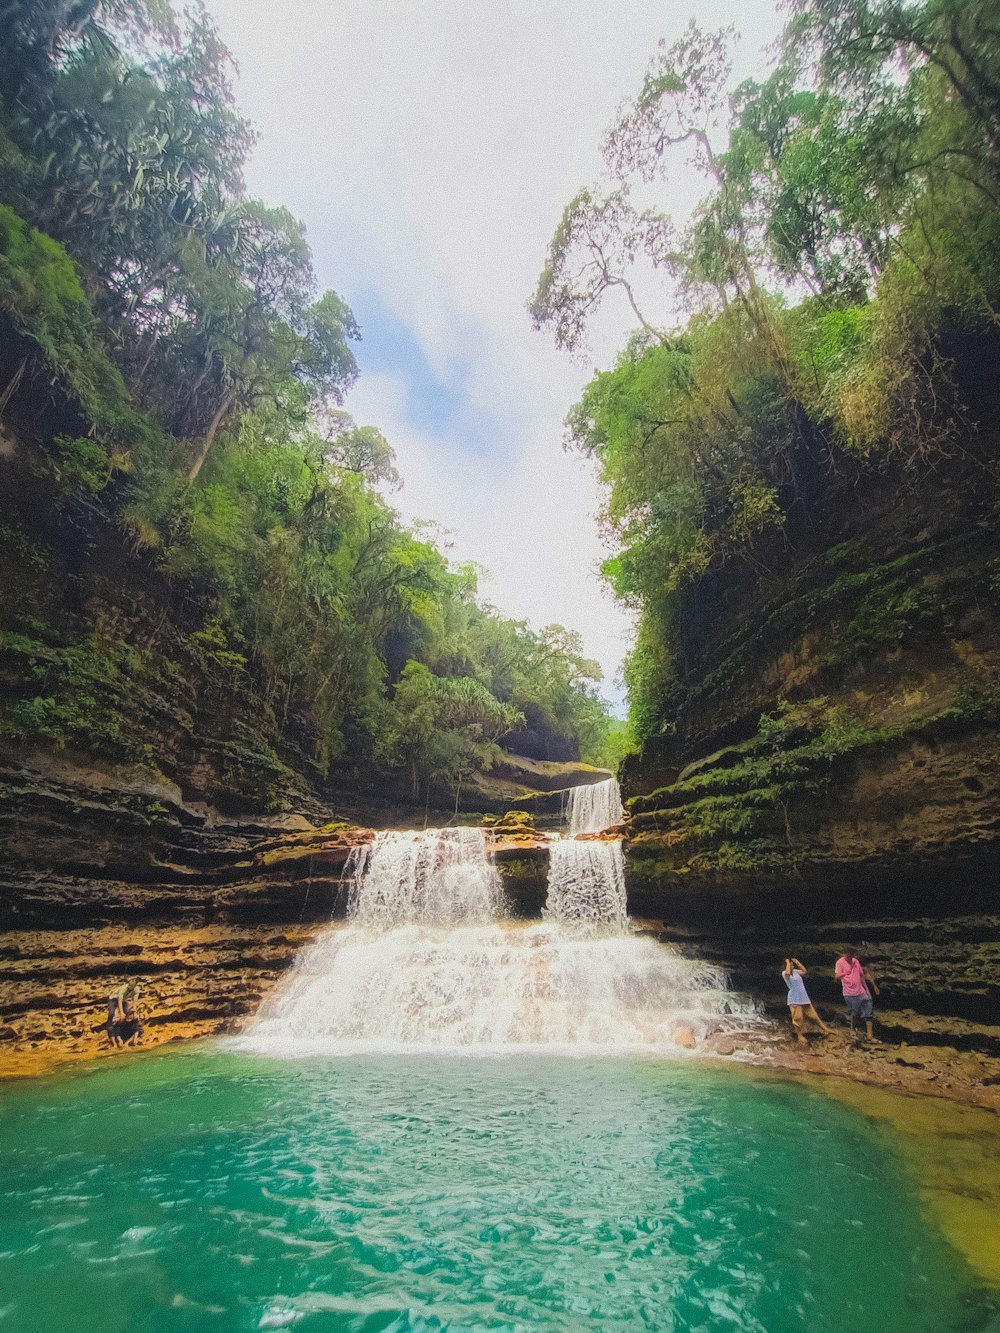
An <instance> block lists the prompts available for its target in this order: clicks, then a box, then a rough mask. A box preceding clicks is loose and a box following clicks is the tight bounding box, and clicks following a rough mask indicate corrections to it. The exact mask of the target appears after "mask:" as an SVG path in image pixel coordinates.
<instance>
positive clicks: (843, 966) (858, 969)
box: [834, 958, 871, 995]
mask: <svg viewBox="0 0 1000 1333" xmlns="http://www.w3.org/2000/svg"><path fill="white" fill-rule="evenodd" d="M834 975H835V976H836V977H837V978H838V979H839V981H840V984H841V986H842V987H843V988H844V994H845V995H870V994H871V991H870V990H869V989H868V983H867V982H866V981H865V969H864V968H863V967H862V966H861V960H860V959H859V958H855V959H854V960H853V961H852V962H850V963H849V962H848V961H847V959H846V958H838V959H837V966H836V967H835V968H834Z"/></svg>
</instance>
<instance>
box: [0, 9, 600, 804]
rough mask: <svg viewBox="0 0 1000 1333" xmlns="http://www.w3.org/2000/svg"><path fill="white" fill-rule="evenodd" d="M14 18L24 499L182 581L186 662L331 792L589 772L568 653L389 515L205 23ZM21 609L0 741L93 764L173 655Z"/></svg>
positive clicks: (11, 191) (348, 327)
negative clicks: (568, 767) (291, 742)
mask: <svg viewBox="0 0 1000 1333" xmlns="http://www.w3.org/2000/svg"><path fill="white" fill-rule="evenodd" d="M0 16H2V30H3V34H4V40H3V43H2V48H0V332H2V334H3V338H2V343H0V418H2V416H3V414H4V413H7V414H8V420H10V419H11V416H10V414H12V413H13V414H15V415H16V414H17V410H18V407H19V405H20V408H21V411H20V415H19V417H18V419H19V420H20V421H21V422H22V423H24V422H31V423H33V424H32V425H31V427H30V429H29V428H28V427H22V428H23V429H24V430H28V432H29V433H32V434H33V435H34V436H36V437H37V438H34V439H33V440H32V445H33V447H34V448H35V449H36V450H37V454H36V456H34V457H33V460H32V463H31V466H32V467H34V468H36V475H37V477H38V484H39V485H42V484H45V485H47V486H49V487H50V488H51V490H52V493H53V494H54V495H55V496H56V502H57V504H58V505H61V506H64V507H65V511H66V513H67V515H68V514H70V512H71V511H72V507H73V505H74V504H80V503H84V502H85V503H86V504H87V505H89V506H91V508H92V509H93V510H94V511H96V512H99V513H100V514H101V515H103V516H104V517H105V518H106V519H107V520H108V521H109V522H110V523H113V524H114V525H115V526H116V529H117V530H118V531H119V533H120V534H121V535H122V537H123V539H124V540H125V542H126V543H127V545H128V548H129V549H130V550H131V551H132V552H133V554H134V558H135V560H136V561H137V562H146V563H147V564H149V565H150V566H151V567H153V568H155V569H156V571H157V572H158V573H159V574H160V575H163V576H165V577H166V578H167V579H168V580H169V581H170V584H171V586H172V587H174V588H175V589H176V590H177V603H178V605H180V604H183V605H184V606H185V607H186V608H187V610H186V612H185V614H186V615H188V617H189V618H190V617H192V616H193V617H194V622H195V623H194V628H193V629H192V631H191V633H190V635H189V638H188V642H187V649H188V650H189V652H190V654H191V658H190V660H192V661H194V662H196V663H197V664H199V669H202V670H204V671H205V672H208V673H215V674H216V675H217V676H218V678H219V679H220V680H221V681H225V682H228V684H229V687H231V689H232V690H233V691H235V692H236V693H237V694H239V696H240V697H245V698H246V700H247V708H248V709H249V710H250V711H251V712H255V713H256V715H257V716H259V717H261V718H265V719H269V723H270V724H273V726H274V727H276V728H277V729H278V730H279V731H280V732H281V733H282V734H291V735H294V736H295V738H296V743H297V744H298V745H300V746H302V747H304V748H305V750H306V751H307V753H308V755H309V757H310V759H311V761H312V762H313V764H314V765H315V767H316V768H317V770H318V771H320V772H325V771H327V769H328V768H329V766H330V764H331V762H334V761H338V762H339V761H341V760H343V761H344V762H347V761H350V762H351V763H352V764H355V765H358V764H361V765H365V764H367V765H369V766H377V765H381V766H388V767H389V768H395V769H398V770H399V771H400V773H405V774H408V775H409V776H410V778H411V779H412V780H413V782H414V783H415V784H416V785H421V784H425V783H427V782H429V781H431V780H432V779H434V780H445V781H448V782H450V783H451V784H452V785H457V784H458V783H460V782H462V781H464V780H465V778H466V777H467V776H468V774H469V773H470V772H471V771H472V769H473V768H475V767H476V766H479V767H488V766H489V765H490V764H491V763H492V762H494V761H495V759H496V756H497V753H498V751H497V742H498V741H500V740H503V739H504V737H510V736H511V735H512V734H514V735H516V734H517V731H518V729H519V728H521V729H522V730H523V728H524V727H525V726H526V725H527V723H528V722H529V721H530V724H531V727H532V728H533V732H534V735H535V738H536V741H538V743H539V744H541V745H542V747H543V748H546V747H548V748H550V749H552V748H554V749H560V748H561V749H563V750H568V751H569V752H571V753H572V754H573V755H574V756H576V755H579V754H580V753H581V752H582V753H583V754H584V755H585V756H586V757H587V758H590V759H595V760H600V758H601V757H602V753H603V749H604V747H605V743H606V740H607V736H608V719H607V717H606V715H605V712H604V708H603V705H602V704H601V702H600V700H599V698H598V695H597V692H596V682H597V680H598V678H599V672H598V671H597V670H596V668H595V667H594V665H593V664H592V663H588V662H586V661H584V659H583V658H582V656H581V653H580V646H579V642H578V640H577V639H576V638H574V637H573V636H572V635H570V634H568V633H567V632H566V631H563V630H560V629H559V628H558V627H550V628H549V629H546V630H544V631H543V632H541V633H537V632H535V631H533V630H531V629H529V628H528V626H526V625H524V624H522V623H520V622H513V621H510V620H506V619H504V618H503V617H502V616H500V615H499V614H497V613H496V612H495V611H493V610H492V609H491V608H489V607H487V606H485V605H484V604H482V603H481V601H480V599H479V596H478V589H477V577H476V572H475V571H474V570H473V569H471V568H469V567H455V566H453V565H452V564H450V563H449V561H448V560H447V559H446V558H445V556H444V555H443V554H442V553H441V552H440V551H439V550H438V549H437V548H436V547H435V546H434V544H433V543H432V542H431V541H429V540H426V539H425V538H424V537H423V536H422V535H421V533H420V531H419V530H414V529H410V528H408V527H407V526H406V525H404V524H403V523H402V522H401V521H400V519H399V517H398V515H397V514H396V512H395V511H394V510H393V509H392V508H391V506H390V504H389V502H388V499H387V495H388V494H390V493H391V492H392V490H394V489H395V488H396V487H397V486H398V485H399V476H398V473H397V470H396V466H395V456H394V454H393V450H392V447H391V444H390V443H389V441H387V440H386V439H385V437H384V436H383V435H382V433H381V432H380V431H379V430H378V429H377V428H376V427H374V426H371V425H363V424H358V423H356V422H354V421H353V420H352V418H351V417H350V415H349V414H348V413H347V412H346V411H345V410H344V407H343V402H344V395H345V393H346V392H347V390H348V389H349V387H350V385H351V384H352V383H353V381H354V379H355V377H356V375H357V364H356V361H355V356H354V351H353V347H354V345H355V344H356V342H357V340H358V338H359V337H360V331H359V329H358V326H357V323H356V321H355V319H354V316H353V314H352V312H351V310H350V309H349V307H348V305H347V304H346V302H345V301H344V300H343V299H342V298H341V297H340V296H339V295H338V294H337V293H336V292H335V291H331V290H327V291H323V290H321V289H320V287H319V285H318V283H317V281H316V276H315V273H314V269H313V262H312V256H311V253H310V249H309V245H308V242H307V239H306V235H305V230H304V228H303V226H302V224H301V223H300V222H299V221H298V220H297V219H295V218H294V217H292V216H291V214H289V213H288V212H287V210H285V209H283V208H276V207H272V206H270V205H268V204H265V203H262V202H261V201H258V200H254V199H252V198H250V197H249V196H248V195H247V192H246V189H245V186H244V180H243V168H244V164H245V162H246V159H247V154H248V152H249V151H250V148H251V147H252V145H253V141H254V136H253V132H252V130H251V129H250V127H249V126H248V124H247V122H246V121H245V120H244V118H243V117H242V115H241V114H240V112H239V110H238V108H237V106H236V103H235V99H234V95H233V90H232V73H233V65H232V60H231V57H230V55H229V53H228V51H227V50H226V48H225V46H224V45H223V43H222V41H221V40H220V38H219V35H218V33H217V31H216V29H215V26H214V24H213V21H212V19H211V17H210V16H209V14H208V12H207V10H206V8H205V7H204V5H203V4H201V3H197V0H196V3H194V4H192V5H189V6H187V7H186V8H185V9H184V10H183V12H180V11H178V10H176V9H175V8H173V7H172V5H171V4H170V0H144V2H143V3H140V4H125V3H121V2H120V0H87V2H86V3H83V4H75V3H74V4H68V3H65V0H5V3H3V4H2V5H0ZM21 517H23V516H18V515H14V516H13V518H14V519H16V520H18V521H20V518H21ZM12 533H13V529H8V528H5V529H4V534H5V537H7V538H11V540H14V537H13V536H12ZM16 540H17V541H18V542H21V543H22V545H23V543H24V542H25V541H26V540H27V537H26V536H25V535H24V533H21V534H20V535H17V536H16ZM29 601H30V598H29V597H28V595H27V594H25V596H24V597H22V598H21V599H20V600H18V599H17V598H14V599H10V598H7V599H5V602H4V606H3V615H4V621H5V623H4V627H3V632H4V634H5V635H6V639H5V640H4V643H6V644H7V646H8V647H9V646H10V645H12V644H13V645H15V646H16V647H17V651H18V652H19V653H20V654H21V658H23V660H24V662H25V663H26V667H25V671H24V674H23V675H22V676H21V677H20V678H19V679H18V680H17V681H16V683H15V688H14V690H13V692H12V700H11V703H10V706H9V708H7V710H6V712H5V714H4V716H3V718H2V719H0V725H2V728H3V730H4V732H5V734H7V735H34V736H36V737H41V738H42V739H45V740H49V741H54V742H55V743H57V744H65V743H69V742H70V741H72V742H73V743H75V744H78V745H79V744H88V743H89V744H93V745H95V746H96V745H100V744H102V743H104V741H105V740H107V737H108V736H110V735H112V733H113V731H114V728H107V729H106V730H105V732H101V729H100V726H99V725H98V721H97V717H98V713H99V712H100V709H99V708H97V706H96V704H94V703H93V700H94V696H93V693H92V690H93V688H94V680H95V679H96V678H97V677H98V676H100V674H101V671H102V670H104V669H105V667H107V666H108V663H110V662H112V661H114V662H118V663H122V664H125V665H124V666H122V670H126V669H127V670H128V671H138V670H140V668H141V662H142V661H143V660H145V658H144V656H143V655H144V654H146V655H147V656H148V654H149V653H151V652H153V651H155V647H156V642H157V635H158V634H160V630H159V629H156V630H154V632H153V634H152V637H150V635H149V634H145V633H144V634H143V636H141V637H142V643H141V645H139V644H138V637H139V636H137V632H135V631H128V632H127V633H126V632H125V631H122V630H120V629H115V627H114V626H108V625H102V626H95V625H94V624H92V623H89V622H88V621H87V617H86V615H85V614H84V615H82V616H77V617H76V618H75V619H73V620H72V623H70V620H69V619H67V618H65V617H64V618H63V620H62V621H60V622H59V623H56V622H54V621H52V620H48V621H46V620H45V619H44V618H42V617H41V616H40V615H39V614H38V612H39V608H38V606H37V605H29ZM57 619H58V618H57ZM161 628H162V627H161ZM164 632H165V631H164ZM123 634H125V637H124V638H123V637H122V635H123ZM129 634H132V638H131V639H130V638H129V637H128V635H129ZM161 637H162V635H161ZM133 640H136V641H135V642H133ZM81 653H82V654H84V656H86V654H88V653H89V654H91V656H92V657H93V663H92V664H91V665H93V664H94V663H96V664H98V665H93V670H91V668H90V667H86V669H84V666H86V664H85V663H84V666H81V663H82V662H83V658H81V656H80V654H81ZM67 654H69V656H67ZM73 654H76V656H72V655H73ZM19 660H20V659H19ZM87 661H90V659H89V658H88V659H87ZM40 663H42V664H45V665H44V666H40V665H39V664H40ZM99 667H100V669H98V668H99ZM115 669H116V670H117V668H115ZM108 670H110V668H108ZM105 674H107V673H105ZM39 680H42V681H43V682H44V684H43V685H42V686H39V684H38V681H39ZM81 681H85V687H84V685H83V684H81V683H80V682H81ZM88 700H89V701H90V702H89V703H88ZM91 705H93V706H91ZM102 737H103V740H102ZM539 737H540V738H541V739H540V741H539V740H538V738H539Z"/></svg>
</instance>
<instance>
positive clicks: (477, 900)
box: [237, 784, 759, 1056]
mask: <svg viewBox="0 0 1000 1333" xmlns="http://www.w3.org/2000/svg"><path fill="white" fill-rule="evenodd" d="M602 785H603V784H602ZM551 852H552V863H551V864H552V871H551V876H550V882H549V895H548V903H547V906H546V912H545V919H544V920H542V921H536V922H531V923H522V922H516V921H512V920H505V919H504V918H503V916H502V913H503V910H504V902H503V894H502V890H501V881H500V876H499V874H498V873H497V870H496V867H495V866H494V865H493V864H492V861H491V858H490V854H489V845H488V843H487V839H486V837H485V835H484V834H483V833H482V832H480V831H479V830H470V829H428V830H426V831H425V832H422V833H380V834H379V835H378V836H377V838H376V840H375V842H374V844H373V846H372V847H371V848H370V849H362V850H361V852H360V853H359V854H358V856H357V858H356V861H355V863H354V866H353V870H354V883H353V886H352V891H351V898H350V916H349V920H348V922H347V924H346V925H340V924H335V925H331V927H330V928H329V929H328V930H327V931H325V932H324V933H323V934H322V935H321V936H320V937H319V938H318V939H317V940H316V941H315V943H313V944H312V945H311V946H309V948H307V949H305V950H303V952H302V953H300V954H299V955H298V957H297V958H296V961H295V965H294V966H293V967H292V968H291V970H290V971H289V972H288V973H287V974H286V975H285V976H284V977H283V978H282V980H281V982H280V983H279V985H278V986H277V987H276V989H275V990H274V991H273V992H272V994H271V995H270V996H269V997H268V998H267V1000H265V1002H264V1004H263V1005H262V1007H261V1009H260V1010H259V1012H258V1013H257V1015H256V1016H255V1017H254V1019H253V1020H252V1021H251V1023H250V1025H249V1026H248V1028H247V1030H246V1033H245V1035H244V1036H243V1037H241V1038H238V1039H237V1041H238V1044H239V1045H241V1046H243V1047H244V1048H249V1049H251V1050H255V1051H260V1052H265V1053H268V1054H271V1055H278V1056H293V1055H324V1056H331V1055H353V1054H362V1053H373V1052H380V1053H393V1052H437V1053H459V1054H465V1055H475V1054H479V1055H502V1054H512V1053H515V1052H522V1053H527V1052H550V1053H552V1052H559V1053H563V1054H572V1055H578V1054H601V1053H607V1054H621V1053H623V1052H630V1051H631V1052H649V1051H656V1052H657V1053H660V1054H668V1053H669V1054H676V1053H677V1048H678V1043H679V1042H680V1043H681V1044H683V1045H691V1044H692V1043H695V1044H697V1043H698V1042H700V1041H702V1040H703V1039H704V1038H705V1037H707V1036H709V1035H710V1034H712V1033H717V1032H720V1031H724V1030H726V1029H729V1030H733V1029H739V1030H745V1029H746V1027H747V1026H748V1024H750V1025H753V1024H754V1023H756V1022H759V1019H757V1017H756V1014H755V1012H754V1009H753V1006H752V1005H750V1004H749V1002H747V1001H742V1000H741V999H740V997H739V996H737V995H735V994H734V993H733V992H731V991H730V990H729V989H728V988H727V982H726V977H725V974H724V973H723V972H722V971H721V969H719V968H717V967H713V966H711V965H709V964H706V963H702V962H700V961H697V960H694V959H689V958H685V957H683V956H682V955H681V954H680V953H679V952H678V951H677V950H676V949H673V948H670V947H668V946H665V945H661V944H658V943H656V942H655V941H654V940H652V939H650V938H648V937H644V936H640V935H636V934H632V933H630V932H629V930H628V927H627V919H626V916H625V889H624V874H623V862H622V851H621V844H620V843H618V842H609V843H603V842H597V841H582V842H574V841H571V840H566V839H563V840H559V841H555V842H553V843H552V844H551Z"/></svg>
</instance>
